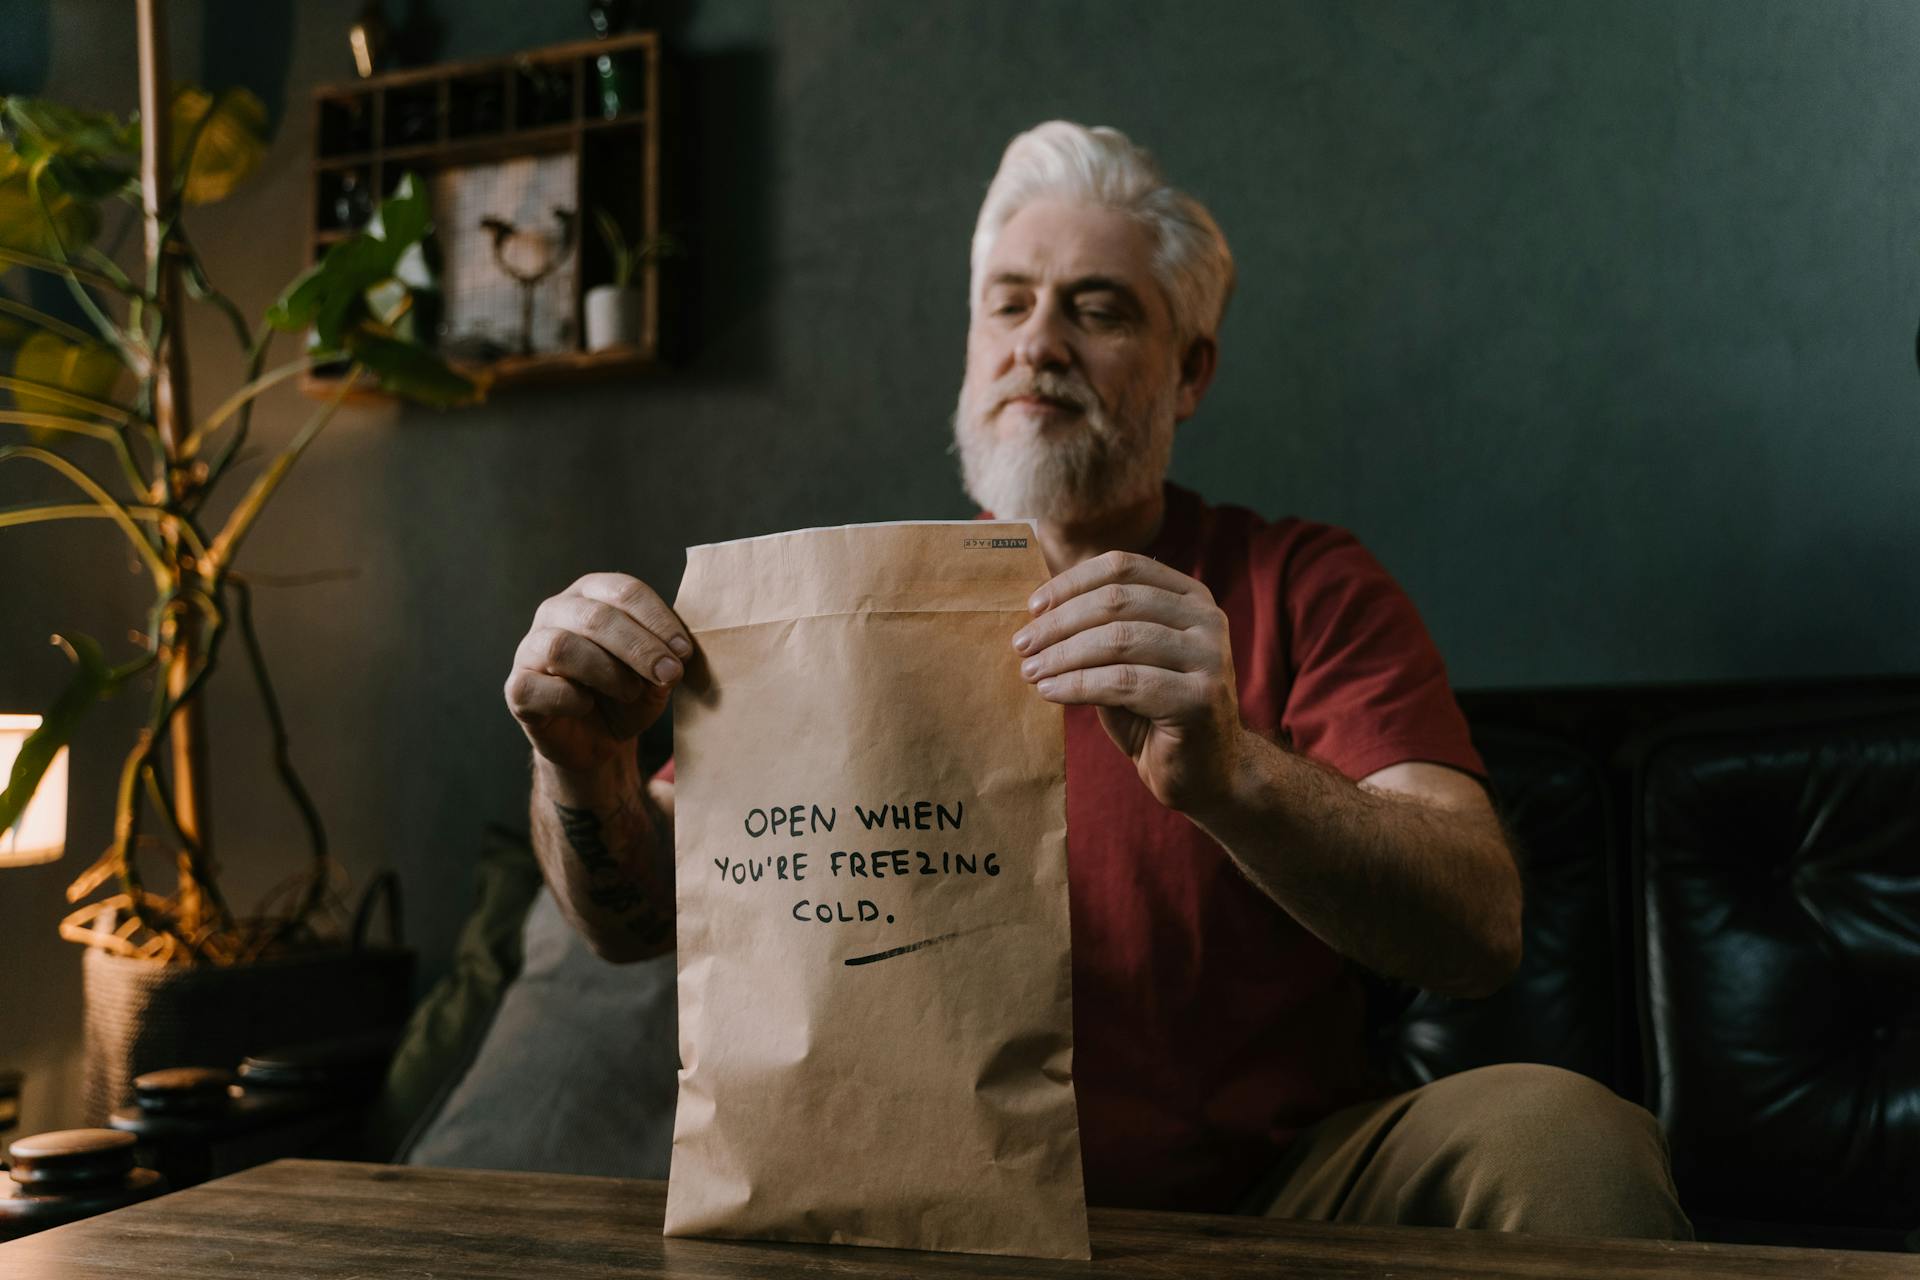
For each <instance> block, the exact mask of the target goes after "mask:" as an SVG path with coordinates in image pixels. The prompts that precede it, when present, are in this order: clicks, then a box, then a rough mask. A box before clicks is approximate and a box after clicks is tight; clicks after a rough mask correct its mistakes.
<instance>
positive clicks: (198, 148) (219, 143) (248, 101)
mask: <svg viewBox="0 0 1920 1280" xmlns="http://www.w3.org/2000/svg"><path fill="white" fill-rule="evenodd" d="M195 129H198V130H199V135H198V137H196V136H195V133H194V131H195ZM172 144H173V163H174V164H175V165H176V166H178V165H179V164H180V163H182V161H183V160H184V159H185V158H186V152H187V147H188V146H189V145H191V146H192V147H193V162H192V164H191V165H190V166H189V167H188V169H187V174H186V182H185V185H184V187H183V189H182V194H183V195H184V196H185V198H186V202H187V203H188V204H210V203H212V202H213V201H215V200H224V199H226V198H227V197H228V196H229V195H231V194H232V193H233V189H234V188H235V187H237V186H239V185H240V183H241V182H243V181H244V180H245V179H246V177H247V175H249V174H251V173H252V172H253V171H254V170H255V169H256V168H258V167H259V165H260V161H261V159H262V158H264V157H265V156H266V154H267V108H266V104H264V103H262V102H261V101H260V99H259V98H257V97H255V96H254V95H253V94H252V93H250V92H249V91H247V90H246V89H239V88H234V89H226V90H223V91H221V93H220V94H218V95H217V96H216V95H214V94H211V93H208V92H207V91H206V90H205V89H198V88H194V87H193V86H191V85H189V86H184V87H182V88H180V89H179V90H177V91H176V92H175V93H174V95H173V112H172Z"/></svg>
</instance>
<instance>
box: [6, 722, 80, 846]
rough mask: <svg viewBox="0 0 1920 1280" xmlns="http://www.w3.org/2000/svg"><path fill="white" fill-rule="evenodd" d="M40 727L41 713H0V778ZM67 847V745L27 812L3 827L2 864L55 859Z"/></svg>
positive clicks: (59, 754)
mask: <svg viewBox="0 0 1920 1280" xmlns="http://www.w3.org/2000/svg"><path fill="white" fill-rule="evenodd" d="M39 727H40V717H39V716H7V715H0V780H4V779H6V778H8V777H10V776H12V774H13V762H14V759H15V758H16V757H18V756H19V754H20V748H21V747H22V746H24V745H26V741H27V735H29V734H31V733H32V732H33V731H34V730H35V729H38V728H39ZM66 848H67V749H66V748H65V747H62V748H60V750H59V751H58V752H57V753H55V755H54V757H53V763H51V764H49V765H48V766H47V771H46V773H45V774H43V775H42V776H41V778H40V787H39V789H38V790H37V791H35V792H34V795H33V799H32V800H31V801H29V802H28V804H27V807H26V810H25V812H23V813H22V814H21V815H20V818H19V820H18V821H17V822H15V823H14V824H13V825H12V826H11V827H8V828H7V829H6V830H4V831H0V867H28V866H32V865H34V864H35V863H39V862H52V861H53V860H54V859H56V858H58V857H59V856H60V855H61V854H62V853H65V852H66Z"/></svg>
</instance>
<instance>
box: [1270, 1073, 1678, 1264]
mask: <svg viewBox="0 0 1920 1280" xmlns="http://www.w3.org/2000/svg"><path fill="white" fill-rule="evenodd" d="M1245 1208H1246V1209H1247V1211H1248V1212H1252V1213H1260V1214H1264V1215H1265V1216H1267V1217H1271V1218H1312V1219H1317V1220H1320V1221H1324V1222H1358V1223H1367V1224H1372V1225H1380V1226H1387V1225H1395V1224H1398V1225H1403V1226H1426V1227H1472V1228H1478V1229H1482V1230H1489V1231H1528V1232H1536V1233H1539V1234H1542V1235H1561V1236H1646V1237H1652V1238H1656V1239H1671V1240H1691V1239H1693V1227H1692V1224H1690V1223H1689V1222H1688V1221H1687V1216H1686V1214H1685V1213H1683V1212H1682V1211H1681V1209H1680V1202H1679V1199H1678V1197H1677V1196H1676V1195H1675V1192H1674V1187H1673V1171H1672V1168H1671V1166H1670V1165H1669V1162H1668V1158H1667V1143H1666V1138H1665V1137H1664V1135H1662V1134H1661V1132H1660V1126H1659V1124H1658V1123H1656V1122H1655V1120H1654V1118H1653V1117H1652V1116H1650V1115H1648V1114H1647V1113H1646V1112H1645V1111H1644V1110H1642V1109H1641V1108H1639V1107H1637V1106H1634V1105H1633V1104H1632V1103H1630V1102H1624V1101H1622V1100H1621V1099H1620V1098H1618V1097H1617V1096H1615V1095H1614V1094H1613V1093H1612V1091H1610V1090H1608V1089H1607V1088H1606V1087H1604V1086H1603V1085H1600V1084H1596V1083H1595V1082H1594V1081H1592V1080H1589V1079H1587V1078H1586V1077H1585V1076H1581V1075H1575V1074H1574V1073H1573V1072H1571V1071H1562V1070H1560V1069H1559V1068H1557V1067H1542V1066H1533V1065H1529V1064H1509V1065H1503V1066H1497V1067H1482V1068H1480V1069H1478V1070H1475V1071H1463V1072H1461V1073H1460V1074H1458V1075H1453V1076H1448V1077H1446V1078H1445V1079H1442V1080H1436V1081H1434V1082H1433V1083H1432V1084H1428V1085H1425V1086H1423V1087H1421V1088H1418V1089H1415V1090H1413V1091H1411V1092H1409V1093H1403V1094H1399V1095H1398V1096H1396V1097H1392V1098H1385V1099H1382V1100H1380V1101H1377V1102H1368V1103H1363V1104H1361V1105H1360V1106H1357V1107H1349V1108H1348V1109H1346V1110H1345V1111H1338V1112H1335V1113H1334V1114H1333V1115H1331V1116H1328V1117H1327V1118H1326V1119H1325V1120H1322V1121H1321V1122H1320V1123H1319V1124H1317V1125H1315V1126H1313V1127H1312V1128H1311V1129H1308V1130H1307V1131H1306V1132H1305V1133H1304V1134H1302V1135H1301V1137H1300V1139H1299V1141H1297V1142H1296V1143H1294V1145H1293V1146H1292V1147H1290V1148H1289V1149H1288V1151H1287V1154H1286V1157H1285V1158H1284V1159H1283V1160H1282V1161H1281V1163H1280V1166H1279V1167H1278V1168H1277V1169H1275V1170H1274V1173H1273V1175H1272V1176H1271V1177H1270V1178H1269V1179H1268V1180H1267V1181H1266V1182H1265V1183H1264V1184H1263V1185H1262V1186H1261V1187H1260V1188H1259V1189H1258V1190H1257V1191H1256V1192H1255V1193H1254V1194H1253V1196H1251V1197H1250V1198H1249V1200H1248V1201H1247V1203H1246V1205H1245Z"/></svg>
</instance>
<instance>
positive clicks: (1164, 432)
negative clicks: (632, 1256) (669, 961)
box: [506, 121, 1691, 1237]
mask: <svg viewBox="0 0 1920 1280" xmlns="http://www.w3.org/2000/svg"><path fill="white" fill-rule="evenodd" d="M972 268H973V270H972V288H971V296H970V306H971V323H970V324H969V327H968V331H967V363H966V376H965V379H964V382H963V385H962V387H961V390H960V397H959V404H958V407H957V409H956V411H955V414H954V437H955V442H956V445H957V448H958V451H959V454H960V458H961V464H962V471H963V474H964V479H965V483H966V488H967V492H968V493H969V494H970V495H971V496H972V497H973V498H974V500H975V501H976V502H978V503H979V504H980V506H981V507H982V508H984V509H986V510H987V511H988V512H990V513H993V514H995V515H998V516H1000V517H1024V518H1028V519H1031V520H1032V521H1033V522H1034V525H1035V528H1036V529H1037V531H1038V534H1039V538H1040V542H1041V545H1042V547H1043V549H1044V551H1045V553H1046V558H1047V564H1048V567H1049V569H1050V570H1051V571H1052V572H1053V573H1054V577H1053V578H1052V579H1051V580H1050V581H1048V582H1047V583H1045V584H1044V585H1043V586H1041V587H1040V588H1039V589H1038V590H1037V591H1036V592H1035V593H1034V595H1033V598H1032V602H1031V608H1032V613H1033V617H1032V619H1031V621H1029V622H1028V623H1027V624H1026V625H1025V626H1023V627H1022V628H1020V630H1019V631H1018V632H1017V633H1016V634H1014V635H1013V636H1011V637H1009V643H1010V644H1011V646H1012V648H1013V650H1014V652H1015V654H1016V655H1017V656H1018V660H1019V661H1020V664H1021V671H1022V673H1023V674H1024V675H1025V677H1026V678H1027V679H1028V680H1029V681H1030V682H1031V683H1032V685H1033V688H1034V696H1036V697H1040V698H1046V699H1049V700H1051V701H1053V702H1058V703H1061V704H1064V705H1065V707H1066V712H1065V719H1066V734H1067V775H1068V785H1067V797H1068V835H1069V841H1070V844H1071V848H1072V858H1071V869H1070V880H1071V888H1070V892H1071V902H1072V913H1073V924H1074V937H1073V962H1074V964H1073V968H1074V974H1073V980H1074V1040H1075V1050H1076V1052H1075V1055H1074V1066H1075V1085H1076V1091H1077V1095H1078V1098H1079V1106H1080V1118H1081V1136H1082V1143H1083V1151H1084V1157H1085V1161H1086V1184H1087V1189H1088V1195H1089V1198H1090V1199H1092V1200H1093V1201H1095V1202H1097V1203H1109V1204H1129V1205H1142V1206H1155V1207H1166V1208H1188V1209H1210V1210H1228V1209H1235V1208H1238V1209H1242V1210H1251V1211H1255V1212H1266V1213H1270V1214H1274V1215H1280V1216H1288V1217H1315V1218H1323V1219H1331V1220H1338V1221H1348V1222H1374V1223H1410V1224H1423V1225H1457V1226H1463V1227H1483V1228H1494V1229H1507V1230H1527V1231H1540V1232H1550V1233H1558V1234H1588V1235H1594V1234H1599V1235H1649V1236H1678V1237H1687V1236H1690V1235H1691V1229H1690V1228H1689V1226H1688V1223H1687V1220H1686V1218H1685V1216H1684V1215H1683V1214H1682V1213H1681V1211H1680V1208H1679V1205H1678V1203H1677V1200H1676V1198H1675V1195H1674V1190H1673V1184H1672V1178H1671V1175H1670V1173H1669V1171H1668V1166H1667V1158H1666V1150H1665V1144H1664V1141H1663V1139H1662V1137H1661V1134H1660V1132H1659V1129H1658V1127H1657V1126H1656V1125H1655V1124H1654V1122H1653V1120H1652V1117H1650V1116H1649V1115H1647V1113H1646V1112H1644V1111H1642V1110H1640V1109H1639V1108H1637V1107H1634V1106H1632V1105H1630V1104H1628V1103H1625V1102H1623V1101H1621V1100H1620V1099H1619V1098H1617V1097H1615V1096H1614V1095H1613V1094H1612V1093H1610V1092H1608V1091H1607V1090H1606V1089H1604V1088H1602V1087H1601V1086H1599V1085H1597V1084H1595V1083H1593V1082H1592V1081H1589V1080H1586V1079H1585V1078H1583V1077H1580V1076H1576V1075H1573V1074H1571V1073H1568V1072H1564V1071H1558V1070H1555V1069H1552V1068H1548V1067H1539V1066H1504V1067H1493V1068H1486V1069H1482V1070H1479V1071H1470V1072H1464V1073H1462V1074H1460V1075H1457V1076H1453V1077H1450V1078H1448V1079H1445V1080H1441V1081H1438V1082H1436V1083H1433V1084H1430V1085H1427V1086H1426V1087H1424V1088H1421V1089H1417V1090H1414V1091H1412V1092H1410V1093H1403V1094H1399V1095H1397V1096H1392V1097H1382V1096H1381V1092H1382V1091H1381V1090H1379V1089H1377V1088H1376V1087H1374V1085H1373V1084H1372V1082H1371V1080H1370V1079H1369V1076H1368V1073H1367V1071H1366V1068H1365V1064H1364V1061H1363V1054H1362V1044H1361V1022H1362V1014H1363V1012H1364V997H1363V991H1362V987H1361V986H1360V984H1359V982H1358V980H1357V976H1356V966H1364V967H1365V968H1368V969H1372V970H1374V971H1376V972H1378V973H1381V974H1386V975H1389V976H1391V977H1395V978H1399V979H1403V980H1406V981H1408V982H1412V983H1415V984H1417V985H1419V986H1422V987H1425V988H1427V989H1429V990H1433V991H1439V992H1446V993H1454V994H1462V995H1479V994H1484V993H1486V992H1489V991H1492V990H1493V989H1495V988H1496V987H1498V986H1500V985H1501V983H1503V982H1504V981H1505V980H1506V979H1507V977H1508V976H1509V975H1510V974H1511V973H1512V971H1513V968H1514V966H1515V964H1516V963H1517V962H1518V958H1519V952H1520V880H1519V875H1518V872H1517V871H1516V869H1515V865H1514V859H1513V855H1512V853H1511V852H1510V850H1509V848H1508V846H1507V843H1506V840H1505V838H1504V835H1503V832H1502V829H1501V825H1500V823H1499V821H1498V819H1497V818H1496V817H1495V814H1494V812H1493V808H1492V806H1491V804H1490V803H1489V801H1488V798H1487V794H1486V792H1485V790H1484V789H1483V786H1482V780H1483V766H1482V764H1481V761H1480V759H1479V757H1478V755H1477V754H1476V753H1475V752H1474V749H1473V746H1472V744H1471V743H1470V741H1469V740H1468V736H1467V732H1466V725H1465V722H1464V720H1463V718H1462V717H1461V715H1460V712H1459V709H1458V707H1457V706H1456V705H1455V703H1454V700H1453V696H1452V694H1451V692H1450V691H1449V689H1448V687H1447V682H1446V673H1445V669H1444V667H1443V665H1442V663H1441V659H1440V656H1439V654H1438V652H1437V651H1436V650H1435V648H1434V646H1433V644H1432V641H1431V640H1430V639H1429V637H1428V635H1427V633H1426V630H1425V628H1424V627H1423V625H1422V624H1421V622H1420V619H1419V616H1418V614H1417V613H1416V612H1415V610H1414V607H1413V605H1412V603H1411V602H1410V601H1409V600H1408V599H1407V597H1406V595H1405V594H1404V593H1403V592H1402V591H1401V590H1400V589H1399V587H1398V586H1397V585H1396V584H1395V583H1394V582H1393V580H1392V579H1391V578H1390V577H1389V576H1388V575H1387V573H1386V572H1385V571H1384V570H1383V569H1382V568H1381V567H1380V565H1379V564H1378V563H1377V562H1376V561H1375V560H1374V559H1373V557H1372V556H1370V555H1369V554H1368V553H1367V552H1366V551H1365V549H1363V548H1362V547H1361V546H1360V544H1359V543H1358V542H1357V541H1355V540H1354V538H1353V537H1352V535H1350V534H1348V533H1347V532H1346V531H1344V530H1342V529H1339V528H1335V527H1333V526H1329V525H1325V524H1318V523H1314V522H1311V521H1306V520H1301V519H1298V518H1287V519H1282V520H1277V521H1274V522H1271V523H1269V522H1266V521H1264V520H1262V519H1260V518H1259V517H1257V516H1255V515H1254V514H1253V513H1251V512H1249V511H1245V510H1242V509H1239V508H1234V507H1218V508H1216V507H1212V506H1209V505H1208V504H1206V503H1205V502H1203V501H1202V500H1201V499H1200V498H1199V497H1198V496H1196V495H1195V494H1193V493H1190V492H1188V491H1186V490H1184V489H1181V488H1179V487H1177V486H1174V485H1171V484H1168V483H1166V481H1165V474H1166V470H1167V465H1168V460H1169V456H1170V454H1171V450H1172V445H1173V432H1174V427H1175V424H1177V423H1179V422H1181V421H1184V420H1185V419H1187V418H1189V417H1191V416H1192V415H1193V414H1194V412H1195V411H1196V410H1197V409H1198V408H1199V405H1200V402H1201V400H1202V399H1203V398H1204V396H1205V395H1206V391H1207V387H1208V384H1209V382H1210V381H1211V380H1212V378H1213V374H1214V369H1215V366H1216V364H1217V361H1218V352H1219V348H1218V343H1217V335H1218V332H1219V326H1220V321H1221V316H1222V313H1223V312H1224V310H1225V307H1226V302H1227V297H1228V295H1229V293H1230V292H1231V290H1232V285H1233V272H1234V268H1233V259H1232V256H1231V254H1230V253H1229V251H1228V249H1227V244H1226V240H1225V238H1224V237H1223V236H1222V235H1221V233H1220V230H1219V228H1218V227H1217V226H1216V225H1215V223H1214V220H1213V218H1212V217H1211V216H1210V215H1209V214H1208V213H1207V211H1206V210H1205V209H1204V208H1203V207H1201V206H1200V204H1199V203H1197V202H1196V201H1194V200H1193V199H1192V198H1191V197H1189V196H1187V195H1184V194H1182V193H1180V192H1178V191H1176V190H1174V189H1173V188H1171V187H1169V186H1168V185H1167V184H1166V183H1165V182H1164V181H1163V180H1162V179H1161V177H1160V175H1159V173H1158V171H1157V170H1156V169H1155V167H1154V165H1153V163H1152V161H1151V160H1150V158H1149V157H1148V156H1147V155H1146V153H1145V152H1143V151H1141V150H1140V149H1139V148H1137V147H1135V146H1133V145H1132V144H1131V143H1129V142H1128V141H1127V139H1126V138H1125V137H1123V136H1122V135H1121V134H1119V133H1117V132H1115V131H1114V130H1111V129H1091V130H1090V129H1085V128H1082V127H1080V126H1078V125H1073V124H1068V123H1065V122H1060V121H1054V122H1051V123H1048V124H1044V125H1041V126H1039V127H1037V128H1035V129H1033V130H1031V131H1029V132H1027V133H1024V134H1022V135H1020V136H1019V137H1017V138H1015V139H1014V140H1013V142H1012V143H1011V144H1010V145H1009V147H1008V148H1007V152H1006V155H1005V157H1004V158H1003V159H1002V162H1001V166H1000V170H999V173H998V174H997V175H996V176H995V178H994V180H993V183H992V185H991V186H990V187H989V189H988V192H987V197H986V201H985V203H984V205H983V206H982V208H981V210H980V216H979V221H978V223H977V226H976V229H975V232H974V239H973V257H972ZM691 652H692V642H691V640H690V638H689V637H688V635H687V633H686V630H685V628H684V627H682V625H681V624H680V622H679V620H678V619H677V618H676V617H675V616H674V614H673V611H672V610H671V609H670V608H669V607H668V606H667V605H666V604H665V603H664V602H663V601H662V599H661V598H660V596H659V595H658V594H657V593H655V592H654V591H653V590H652V589H651V588H649V587H648V586H647V585H646V584H644V583H641V582H639V581H636V580H635V579H633V578H631V577H627V576H624V575H620V574H614V573H595V574H589V575H587V576H586V577H584V578H581V579H580V580H579V581H578V582H576V583H574V585H573V586H572V587H570V588H568V589H567V590H566V591H564V592H562V593H561V594H559V595H557V596H554V597H553V598H551V599H549V600H547V601H545V602H544V603H543V604H541V606H540V607H539V609H538V611H537V612H536V613H535V615H534V621H533V626H532V628H531V629H530V630H529V631H528V633H527V636H526V638H525V640H524V641H523V642H522V643H521V645H520V647H519V650H518V652H517V653H516V655H515V659H514V669H513V672H512V674H511V675H510V677H509V678H508V681H507V686H506V698H507V703H508V705H509V706H510V707H511V709H512V711H513V713H514V715H515V717H516V718H517V719H518V721H519V723H520V725H521V727H522V728H523V729H524V730H525V732H526V735H527V737H528V739H529V741H531V743H532V744H533V748H534V752H533V776H534V781H533V798H532V820H533V830H534V833H535V844H536V847H537V850H538V853H539V858H540V862H541V866H542V868H543V870H544V872H545V875H546V878H547V882H548V884H549V885H551V886H552V889H553V891H554V893H555V895H556V897H557V899H558V901H559V903H560V905H561V908H562V910H563V911H565V912H566V914H567V915H568V917H569V918H570V919H571V920H572V921H573V923H574V924H575V926H576V927H577V928H579V929H580V930H581V931H582V932H583V933H584V934H585V935H586V937H587V938H588V939H589V941H590V942H591V943H592V945H593V946H594V948H595V949H596V950H597V951H598V952H599V953H600V954H601V955H603V956H605V957H606V958H608V959H610V960H616V961H620V960H632V959H638V958H641V957H643V956H647V955H652V954H657V953H659V952H660V951H661V950H663V949H665V948H667V947H669V946H671V944H672V918H671V912H672V902H673V892H672V876H673V858H672V847H671V846H672V840H671V828H672V815H673V785H672V781H671V778H672V770H671V766H670V765H669V767H668V768H667V769H665V770H663V771H662V772H661V774H660V776H658V777H656V778H655V779H653V780H652V781H651V782H650V783H643V781H642V779H641V778H640V776H639V773H638V767H637V764H636V761H635V758H634V746H633V738H634V736H635V735H636V734H637V733H638V732H639V731H640V730H641V729H642V728H644V727H645V726H646V725H648V724H650V723H652V721H653V720H654V719H655V718H656V717H657V716H658V715H659V714H660V712H661V710H662V708H663V707H664V706H665V704H666V701H667V698H668V695H669V692H670V691H671V689H672V687H673V685H674V683H675V681H676V680H678V679H679V678H680V676H681V674H682V671H683V667H682V660H683V659H685V658H686V657H687V656H688V655H689V654H690V653H691Z"/></svg>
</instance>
